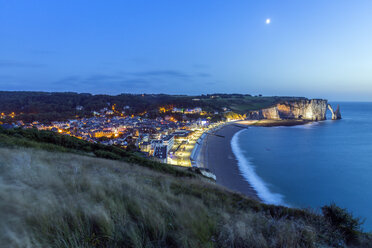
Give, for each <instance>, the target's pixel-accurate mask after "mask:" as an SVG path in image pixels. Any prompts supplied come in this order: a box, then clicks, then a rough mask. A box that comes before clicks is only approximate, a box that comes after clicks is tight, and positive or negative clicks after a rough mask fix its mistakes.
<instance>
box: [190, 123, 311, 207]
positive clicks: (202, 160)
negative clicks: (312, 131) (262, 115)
mask: <svg viewBox="0 0 372 248" xmlns="http://www.w3.org/2000/svg"><path fill="white" fill-rule="evenodd" d="M310 123H312V122H311V121H302V120H258V121H257V120H243V121H236V122H230V123H227V124H225V125H223V126H221V127H219V128H218V129H217V130H215V131H214V132H213V133H214V134H217V135H219V136H214V135H205V137H204V138H203V139H202V144H201V147H200V148H199V149H198V152H197V154H196V155H195V157H196V158H195V161H196V164H198V165H199V166H200V167H201V168H206V169H209V170H210V171H211V172H212V173H214V174H215V175H216V178H217V180H216V182H217V184H219V185H222V186H224V187H226V188H228V189H230V190H232V191H236V192H239V193H242V194H244V195H246V196H248V197H250V198H253V199H256V200H259V201H261V202H264V199H261V198H260V197H259V196H258V193H257V191H256V189H255V188H254V187H253V186H252V183H254V184H255V186H257V180H256V178H255V177H256V175H252V174H254V173H251V175H250V176H251V177H250V179H251V180H248V179H247V177H248V178H249V173H250V172H249V171H242V169H241V167H239V163H240V162H241V161H239V159H238V158H237V157H236V155H235V153H234V152H233V147H232V139H233V137H234V135H235V134H236V133H238V132H239V131H241V130H244V129H245V128H249V126H261V127H275V126H296V125H306V124H310ZM220 136H224V138H222V137H220ZM243 174H244V175H243ZM247 175H248V176H247ZM252 180H254V181H255V182H252ZM259 184H260V183H259ZM259 186H261V185H259Z"/></svg>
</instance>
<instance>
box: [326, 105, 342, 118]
mask: <svg viewBox="0 0 372 248" xmlns="http://www.w3.org/2000/svg"><path fill="white" fill-rule="evenodd" d="M328 109H329V110H330V111H331V113H332V120H340V119H341V112H340V105H337V109H336V110H335V111H334V110H333V108H332V106H331V105H330V104H328Z"/></svg>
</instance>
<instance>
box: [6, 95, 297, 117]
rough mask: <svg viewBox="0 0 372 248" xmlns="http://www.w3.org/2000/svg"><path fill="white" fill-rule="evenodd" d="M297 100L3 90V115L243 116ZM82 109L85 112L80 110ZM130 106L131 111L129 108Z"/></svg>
mask: <svg viewBox="0 0 372 248" xmlns="http://www.w3.org/2000/svg"><path fill="white" fill-rule="evenodd" d="M287 99H295V98H288V97H285V98H283V97H258V96H251V95H248V94H211V95H209V94H208V95H200V96H186V95H166V94H120V95H116V96H111V95H92V94H87V93H74V92H64V93H60V92H51V93H49V92H26V91H16V92H10V91H0V112H3V113H5V114H10V113H12V112H14V113H15V114H16V116H15V118H13V120H22V121H25V122H32V121H41V122H50V121H59V120H67V119H72V118H76V117H90V116H92V115H93V113H92V111H98V110H100V109H103V108H111V107H112V106H113V105H115V109H116V111H118V112H119V113H120V112H122V111H123V110H125V113H126V114H128V115H131V114H134V115H136V114H140V113H144V112H145V111H146V113H147V115H148V116H149V117H150V118H155V117H157V116H159V107H162V106H174V107H177V108H195V107H201V108H203V110H205V111H209V112H214V111H219V112H220V111H222V109H223V108H229V109H232V110H233V111H234V112H237V113H239V114H245V113H246V112H247V111H249V110H255V109H259V108H262V107H267V106H270V105H272V104H274V103H276V102H278V101H281V100H287ZM78 106H82V109H79V108H77V107H78ZM126 106H129V108H125V109H124V107H126Z"/></svg>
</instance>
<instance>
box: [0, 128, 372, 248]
mask: <svg viewBox="0 0 372 248" xmlns="http://www.w3.org/2000/svg"><path fill="white" fill-rule="evenodd" d="M32 139H33V140H32ZM39 139H40V138H39ZM5 140H7V141H6V142H4V141H5ZM10 140H11V141H12V142H9V141H10ZM16 141H17V142H20V141H22V142H24V144H26V145H24V146H26V147H31V146H30V144H32V145H33V148H26V147H23V148H19V146H20V145H22V144H21V143H18V144H17V145H15V144H16V143H17V142H16ZM30 142H31V143H30ZM32 142H33V143H32ZM0 144H1V147H0V188H1V189H0V199H1V201H0V220H1V222H0V246H1V245H4V244H6V246H4V247H345V246H349V247H372V246H371V245H370V243H372V238H371V237H370V236H368V235H367V234H364V233H361V232H360V230H359V221H358V220H356V219H354V218H353V217H352V216H351V215H349V214H348V213H347V212H346V211H345V210H343V209H340V208H338V207H336V206H328V207H325V208H324V209H323V214H321V213H314V212H313V211H308V210H300V209H292V208H286V207H280V206H273V205H266V204H262V203H259V202H257V201H255V200H252V199H249V198H247V197H245V196H243V195H240V194H236V193H233V192H230V191H229V190H227V189H224V188H222V187H220V186H218V185H216V184H214V183H213V182H211V181H209V180H207V179H205V178H202V177H200V176H198V175H196V174H193V173H192V172H187V173H185V174H183V173H174V172H169V171H167V170H161V169H159V167H157V166H155V167H152V166H148V167H147V168H146V166H145V163H143V164H141V161H139V162H138V161H137V163H139V164H141V165H140V166H139V165H137V164H134V163H132V162H130V161H127V162H125V160H124V159H121V160H112V159H110V160H109V159H103V158H97V157H95V155H94V153H89V152H86V151H80V153H79V150H78V149H76V148H75V149H71V148H66V147H65V146H62V145H61V144H58V143H57V144H54V145H51V144H48V143H47V142H41V141H40V140H38V141H36V139H35V138H30V137H29V138H25V137H24V136H22V135H20V134H19V133H17V134H9V133H8V134H4V132H3V133H2V136H1V137H0ZM36 144H38V146H36ZM9 146H10V147H9ZM44 146H47V147H44ZM45 148H48V151H46V150H45ZM60 149H61V150H60ZM63 149H68V150H63ZM71 152H73V153H71ZM159 166H166V165H159ZM174 169H175V170H178V169H176V168H174ZM183 172H186V171H183Z"/></svg>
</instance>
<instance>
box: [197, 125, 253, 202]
mask: <svg viewBox="0 0 372 248" xmlns="http://www.w3.org/2000/svg"><path fill="white" fill-rule="evenodd" d="M240 130H242V128H240V127H238V126H235V125H232V124H229V125H226V126H224V127H222V128H220V129H218V130H217V131H216V132H215V134H217V135H221V136H224V138H222V137H218V136H214V135H208V136H207V137H206V138H205V139H204V142H203V146H202V148H201V151H200V153H199V157H198V160H199V161H200V164H201V165H202V166H203V167H205V168H208V169H209V170H210V171H211V172H213V173H214V174H215V175H216V177H217V183H218V184H220V185H222V186H225V187H227V188H228V189H230V190H233V191H237V192H240V193H243V194H245V195H247V196H249V197H251V198H254V199H257V200H259V198H258V196H257V193H256V191H255V190H254V189H253V188H252V186H251V185H250V184H249V183H248V182H247V181H246V180H245V179H244V177H243V176H242V175H241V173H240V170H239V167H238V161H237V160H236V158H235V155H234V153H233V152H232V149H231V144H230V143H231V139H232V137H233V135H234V134H235V133H236V132H238V131H240Z"/></svg>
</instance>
